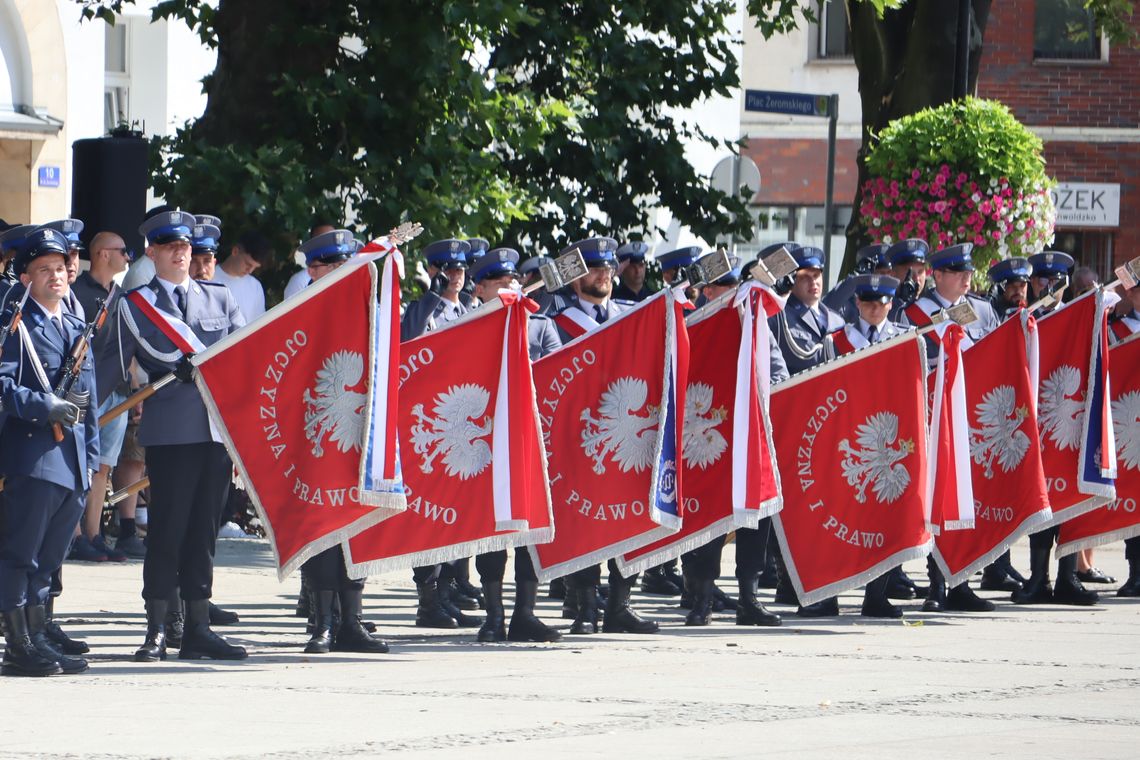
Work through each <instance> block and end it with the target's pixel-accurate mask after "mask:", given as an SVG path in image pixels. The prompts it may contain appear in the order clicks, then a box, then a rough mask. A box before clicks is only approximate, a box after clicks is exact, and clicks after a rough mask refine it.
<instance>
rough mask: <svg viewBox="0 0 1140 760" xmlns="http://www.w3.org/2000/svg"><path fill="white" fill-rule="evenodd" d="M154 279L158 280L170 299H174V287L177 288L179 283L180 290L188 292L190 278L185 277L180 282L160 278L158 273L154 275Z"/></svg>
mask: <svg viewBox="0 0 1140 760" xmlns="http://www.w3.org/2000/svg"><path fill="white" fill-rule="evenodd" d="M154 279H156V280H158V284H159V285H161V286H162V287H163V289H164V290H165V291H166V295H168V296H170V298H171V300H173V299H174V289H175V288H177V287H178V286H179V285H181V286H182V290H184V291H185V292H187V293H189V292H190V278H189V277H187V278H186V279H185V280H183V281H182V282H170V281H169V280H164V279H162V278H161V277H159V276H158V275H155V276H154Z"/></svg>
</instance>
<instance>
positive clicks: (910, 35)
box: [842, 0, 992, 273]
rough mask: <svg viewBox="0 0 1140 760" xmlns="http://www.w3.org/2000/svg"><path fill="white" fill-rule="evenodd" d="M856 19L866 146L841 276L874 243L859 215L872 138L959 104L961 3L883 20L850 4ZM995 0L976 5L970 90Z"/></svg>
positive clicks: (917, 5)
mask: <svg viewBox="0 0 1140 760" xmlns="http://www.w3.org/2000/svg"><path fill="white" fill-rule="evenodd" d="M846 3H847V13H848V18H850V19H851V50H852V55H853V56H854V58H855V65H856V67H857V68H858V69H859V96H860V100H861V102H862V107H863V130H862V145H861V146H860V147H859V153H858V163H859V180H858V187H857V188H856V190H855V199H854V201H853V203H854V209H853V213H852V214H851V223H850V224H849V225H848V226H847V251H846V254H845V255H844V257H843V267H842V271H843V272H844V273H846V272H849V271H851V270H852V269H853V268H854V265H855V253H856V251H858V249H859V248H860V247H862V246H864V245H866V244H867V243H869V242H871V238H870V236H869V234H868V232H867V229H866V227H865V226H864V225H863V220H862V218H861V217H860V215H859V207H860V205H862V200H863V192H862V187H863V183H864V182H866V180H867V178H868V174H867V168H866V164H865V159H866V157H867V154H868V153H869V152H870V148H871V145H872V135H874V134H877V133H879V132H880V131H882V129H883V128H884V127H886V126H887V124H888V123H889V122H891V121H892V120H894V119H898V118H900V117H902V116H907V115H908V114H912V113H916V112H918V111H921V110H922V109H924V108H930V107H932V106H939V105H943V104H944V103H949V102H950V101H952V100H953V99H954V59H955V53H956V48H957V45H956V32H957V23H958V3H957V2H953V1H952V0H911V1H910V2H908V3H904V4H903V5H902V7H900V8H898V9H897V10H888V11H886V13H885V14H884V15H883V18H879V17H878V16H877V15H876V14H875V10H874V7H873V6H872V4H871V3H868V2H864V1H863V0H846ZM991 3H992V0H971V14H970V15H971V19H970V74H969V83H968V86H967V90H968V92H970V93H973V92H975V91H976V90H977V85H978V66H979V64H980V63H981V58H982V43H983V35H984V34H985V29H986V22H987V21H988V20H989V15H990V5H991Z"/></svg>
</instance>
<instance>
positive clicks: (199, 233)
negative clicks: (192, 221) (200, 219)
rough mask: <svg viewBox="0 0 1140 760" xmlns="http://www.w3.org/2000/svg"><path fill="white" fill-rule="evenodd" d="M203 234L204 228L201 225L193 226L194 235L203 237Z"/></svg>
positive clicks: (204, 233) (204, 232)
mask: <svg viewBox="0 0 1140 760" xmlns="http://www.w3.org/2000/svg"><path fill="white" fill-rule="evenodd" d="M205 235H206V230H205V228H204V227H202V225H198V226H196V227H195V228H194V237H205Z"/></svg>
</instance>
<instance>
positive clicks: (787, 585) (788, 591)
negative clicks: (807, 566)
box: [772, 552, 800, 607]
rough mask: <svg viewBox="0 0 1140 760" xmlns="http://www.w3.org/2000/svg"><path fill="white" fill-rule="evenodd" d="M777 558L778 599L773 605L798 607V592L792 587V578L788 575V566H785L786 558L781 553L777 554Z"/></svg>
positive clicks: (773, 601)
mask: <svg viewBox="0 0 1140 760" xmlns="http://www.w3.org/2000/svg"><path fill="white" fill-rule="evenodd" d="M775 557H776V598H775V599H773V600H772V603H773V604H794V605H796V606H797V607H798V606H799V604H800V600H799V599H797V598H796V590H795V588H794V587H793V586H792V577H791V576H790V575H789V574H788V566H787V565H785V564H784V558H783V556H782V555H781V554H780V553H779V552H775Z"/></svg>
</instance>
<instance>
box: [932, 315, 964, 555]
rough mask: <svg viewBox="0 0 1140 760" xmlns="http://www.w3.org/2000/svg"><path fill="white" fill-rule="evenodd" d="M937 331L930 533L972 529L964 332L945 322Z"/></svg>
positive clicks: (933, 393) (933, 375)
mask: <svg viewBox="0 0 1140 760" xmlns="http://www.w3.org/2000/svg"><path fill="white" fill-rule="evenodd" d="M937 332H938V333H940V335H939V336H938V344H939V349H938V364H937V368H936V369H935V371H934V373H933V374H931V375H930V376H929V377H928V378H927V381H928V382H927V386H928V387H929V388H930V393H931V396H930V398H931V412H930V441H929V443H930V452H929V455H928V457H927V462H928V464H929V467H930V471H929V475H928V483H927V487H928V488H929V489H930V491H929V494H930V495H929V496H928V497H927V501H928V503H929V504H930V519H929V521H930V526H931V532H932V533H934V534H935V535H938V534H939V533H941V532H944V531H953V530H964V529H968V528H972V527H974V492H973V489H972V483H971V482H970V444H969V438H968V424H967V422H966V378H965V373H964V372H963V370H962V343H963V339H964V338H965V336H966V333H965V331H963V330H962V328H961V327H960V326H959V325H957V324H954V323H947V324H946V325H945V326H944V327H943V328H941V329H940V330H938V331H937ZM931 337H934V336H931Z"/></svg>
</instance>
